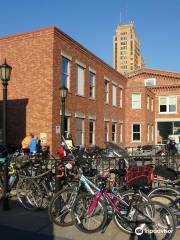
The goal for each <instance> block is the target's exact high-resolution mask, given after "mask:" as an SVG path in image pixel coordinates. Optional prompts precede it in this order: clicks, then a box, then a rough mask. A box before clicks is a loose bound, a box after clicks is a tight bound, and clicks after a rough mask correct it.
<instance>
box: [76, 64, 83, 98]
mask: <svg viewBox="0 0 180 240" xmlns="http://www.w3.org/2000/svg"><path fill="white" fill-rule="evenodd" d="M76 68H77V77H76V78H77V80H76V84H77V90H76V92H77V95H79V96H85V68H84V67H83V66H81V65H80V64H77V65H76ZM78 69H81V70H83V88H82V90H83V93H81V92H80V91H79V90H81V88H79V83H80V82H79V77H78Z"/></svg>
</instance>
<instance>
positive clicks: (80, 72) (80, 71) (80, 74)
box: [77, 65, 84, 96]
mask: <svg viewBox="0 0 180 240" xmlns="http://www.w3.org/2000/svg"><path fill="white" fill-rule="evenodd" d="M77 94H78V95H81V96H84V68H83V67H81V66H79V65H77Z"/></svg>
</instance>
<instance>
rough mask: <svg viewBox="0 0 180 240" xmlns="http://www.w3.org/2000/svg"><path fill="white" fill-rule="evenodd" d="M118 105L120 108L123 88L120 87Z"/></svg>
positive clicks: (121, 106)
mask: <svg viewBox="0 0 180 240" xmlns="http://www.w3.org/2000/svg"><path fill="white" fill-rule="evenodd" d="M119 98H120V99H119V101H120V102H119V107H120V108H123V89H122V88H120V91H119Z"/></svg>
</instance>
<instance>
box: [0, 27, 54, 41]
mask: <svg viewBox="0 0 180 240" xmlns="http://www.w3.org/2000/svg"><path fill="white" fill-rule="evenodd" d="M54 28H55V27H54V26H48V27H44V28H39V29H35V30H32V31H27V32H22V33H15V34H12V35H8V36H5V37H0V42H1V41H4V40H13V38H17V37H22V36H26V35H29V34H33V33H38V32H41V31H46V30H53V29H54Z"/></svg>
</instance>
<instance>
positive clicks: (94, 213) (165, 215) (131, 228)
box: [71, 178, 176, 240]
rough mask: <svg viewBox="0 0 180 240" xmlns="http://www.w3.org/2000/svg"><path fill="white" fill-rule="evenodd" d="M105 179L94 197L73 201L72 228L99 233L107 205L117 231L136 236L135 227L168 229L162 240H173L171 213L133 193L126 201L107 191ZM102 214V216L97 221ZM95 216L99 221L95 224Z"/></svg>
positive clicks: (87, 196) (79, 198)
mask: <svg viewBox="0 0 180 240" xmlns="http://www.w3.org/2000/svg"><path fill="white" fill-rule="evenodd" d="M106 180H107V178H101V184H100V185H101V186H100V191H99V192H98V193H96V194H95V195H94V196H93V195H89V194H81V195H79V196H78V197H77V198H76V200H75V202H74V204H73V206H72V209H71V216H72V219H73V222H74V225H75V226H76V227H77V228H78V229H79V230H80V231H83V232H86V233H94V232H96V231H100V230H101V229H102V228H103V227H104V226H105V224H106V221H107V215H108V213H107V209H108V208H107V206H110V209H111V210H112V215H113V219H114V221H115V223H116V225H117V226H118V227H120V229H123V230H125V229H126V232H128V233H135V231H136V228H137V227H141V228H142V229H143V231H148V230H152V229H156V228H158V229H159V230H164V231H165V230H166V231H167V230H168V232H167V234H165V237H164V238H162V235H161V240H162V239H172V237H173V236H174V234H175V226H176V225H175V220H174V216H173V214H172V213H171V211H170V210H169V209H168V208H167V207H166V206H164V205H163V204H161V203H159V202H152V201H149V200H147V199H148V198H147V197H146V198H145V201H144V200H143V196H144V195H142V194H141V193H139V192H135V193H134V194H133V195H131V196H132V198H131V199H128V200H127V194H126V193H125V194H122V195H120V194H119V193H117V192H112V191H107V190H106ZM102 200H104V201H102ZM103 202H104V203H103ZM106 204H107V205H106ZM100 210H101V211H100ZM101 212H103V213H104V214H103V215H101V217H102V218H101V219H100V218H99V215H100V213H101ZM158 213H159V215H158ZM157 215H158V217H159V219H158V220H157ZM95 217H96V218H98V220H97V219H96V221H94V218H95ZM91 223H92V224H91ZM94 225H95V226H94Z"/></svg>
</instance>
